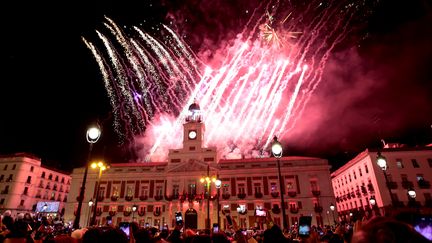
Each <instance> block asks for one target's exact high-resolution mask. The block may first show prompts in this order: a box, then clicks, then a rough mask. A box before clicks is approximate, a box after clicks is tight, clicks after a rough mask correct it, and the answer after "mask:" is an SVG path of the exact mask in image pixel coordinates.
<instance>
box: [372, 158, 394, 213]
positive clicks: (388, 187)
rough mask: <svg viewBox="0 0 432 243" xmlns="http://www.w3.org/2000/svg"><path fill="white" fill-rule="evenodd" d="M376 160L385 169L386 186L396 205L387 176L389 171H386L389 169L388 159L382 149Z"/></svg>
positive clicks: (392, 203)
mask: <svg viewBox="0 0 432 243" xmlns="http://www.w3.org/2000/svg"><path fill="white" fill-rule="evenodd" d="M376 162H377V165H378V166H379V167H380V168H381V170H382V171H383V174H384V179H385V182H386V186H387V189H388V191H389V195H390V200H391V205H394V202H393V196H392V192H391V189H390V186H389V181H388V177H387V173H386V171H387V159H386V158H385V157H384V156H383V155H382V154H381V152H380V151H378V154H377V158H376ZM383 204H384V203H383Z"/></svg>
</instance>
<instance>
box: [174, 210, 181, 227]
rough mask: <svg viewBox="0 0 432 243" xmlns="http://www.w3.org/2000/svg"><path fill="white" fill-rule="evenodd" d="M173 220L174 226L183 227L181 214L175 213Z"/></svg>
mask: <svg viewBox="0 0 432 243" xmlns="http://www.w3.org/2000/svg"><path fill="white" fill-rule="evenodd" d="M175 219H176V224H177V225H183V216H182V213H181V212H176V213H175Z"/></svg>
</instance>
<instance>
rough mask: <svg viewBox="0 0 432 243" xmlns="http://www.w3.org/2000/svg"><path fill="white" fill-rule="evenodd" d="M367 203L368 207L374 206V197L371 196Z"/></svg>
mask: <svg viewBox="0 0 432 243" xmlns="http://www.w3.org/2000/svg"><path fill="white" fill-rule="evenodd" d="M369 203H370V205H372V207H373V206H375V204H376V200H375V197H374V196H371V198H369Z"/></svg>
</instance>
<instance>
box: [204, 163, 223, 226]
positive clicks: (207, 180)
mask: <svg viewBox="0 0 432 243" xmlns="http://www.w3.org/2000/svg"><path fill="white" fill-rule="evenodd" d="M216 181H217V179H216V177H214V176H212V177H210V165H207V176H205V177H201V179H200V182H201V183H202V184H205V186H206V190H207V218H206V221H205V226H206V229H210V195H211V192H210V186H211V183H212V182H213V183H215V185H216ZM218 200H219V197H218ZM218 207H219V204H218ZM218 213H219V212H218Z"/></svg>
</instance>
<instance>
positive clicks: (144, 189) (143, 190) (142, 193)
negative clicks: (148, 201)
mask: <svg viewBox="0 0 432 243" xmlns="http://www.w3.org/2000/svg"><path fill="white" fill-rule="evenodd" d="M147 193H148V187H147V186H142V187H141V196H143V197H147V195H148V194H147Z"/></svg>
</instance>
